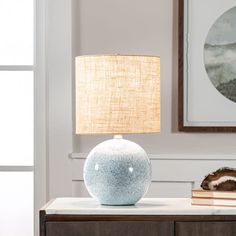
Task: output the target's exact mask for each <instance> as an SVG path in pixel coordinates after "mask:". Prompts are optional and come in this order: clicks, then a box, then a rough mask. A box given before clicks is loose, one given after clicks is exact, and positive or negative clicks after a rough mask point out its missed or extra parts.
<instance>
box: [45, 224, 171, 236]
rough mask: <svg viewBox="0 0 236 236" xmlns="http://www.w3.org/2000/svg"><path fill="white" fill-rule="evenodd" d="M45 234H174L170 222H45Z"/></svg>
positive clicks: (74, 235) (131, 235)
mask: <svg viewBox="0 0 236 236" xmlns="http://www.w3.org/2000/svg"><path fill="white" fill-rule="evenodd" d="M46 235H47V236H111V235H112V236H174V223H172V222H145V221H136V222H134V221H123V222H122V221H119V222H114V221H107V222H105V221H99V222H93V221H92V222H90V221H89V222H47V223H46Z"/></svg>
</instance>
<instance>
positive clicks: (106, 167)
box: [84, 138, 151, 205]
mask: <svg viewBox="0 0 236 236" xmlns="http://www.w3.org/2000/svg"><path fill="white" fill-rule="evenodd" d="M84 180H85V184H86V187H87V189H88V191H89V193H90V195H91V196H92V197H94V198H95V199H96V200H97V201H98V202H99V203H100V204H102V205H133V204H135V203H136V202H138V201H139V200H140V199H141V198H142V197H143V196H144V194H145V193H146V191H147V189H148V187H149V184H150V182H151V164H150V161H149V159H148V156H147V154H146V152H145V151H144V150H143V148H142V147H140V146H139V145H137V144H136V143H133V142H131V141H128V140H125V139H122V138H114V139H111V140H107V141H105V142H102V143H100V144H98V145H97V146H96V147H95V148H94V149H93V150H92V151H91V152H90V153H89V155H88V157H87V159H86V162H85V166H84Z"/></svg>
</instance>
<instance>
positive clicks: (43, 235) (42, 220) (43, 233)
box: [39, 210, 46, 236]
mask: <svg viewBox="0 0 236 236" xmlns="http://www.w3.org/2000/svg"><path fill="white" fill-rule="evenodd" d="M45 216H46V212H45V210H41V211H40V212H39V232H40V236H46V228H45V226H46V222H45V220H46V217H45Z"/></svg>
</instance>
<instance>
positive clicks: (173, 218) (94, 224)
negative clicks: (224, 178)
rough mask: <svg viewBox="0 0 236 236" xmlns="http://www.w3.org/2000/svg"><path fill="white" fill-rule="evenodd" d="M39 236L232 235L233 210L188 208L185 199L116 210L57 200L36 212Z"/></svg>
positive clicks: (234, 225)
mask: <svg viewBox="0 0 236 236" xmlns="http://www.w3.org/2000/svg"><path fill="white" fill-rule="evenodd" d="M40 236H236V208H230V207H204V206H191V199H186V198H178V199H175V198H171V199H170V198H168V199H165V198H162V199H161V198H155V199H154V198H150V199H148V198H146V199H142V200H141V201H140V202H139V203H137V205H135V206H120V207H119V206H118V207H113V206H101V205H99V204H97V203H96V202H95V201H94V200H93V199H91V198H57V199H55V200H52V201H50V202H49V203H48V204H47V205H46V206H45V207H43V208H42V209H41V210H40Z"/></svg>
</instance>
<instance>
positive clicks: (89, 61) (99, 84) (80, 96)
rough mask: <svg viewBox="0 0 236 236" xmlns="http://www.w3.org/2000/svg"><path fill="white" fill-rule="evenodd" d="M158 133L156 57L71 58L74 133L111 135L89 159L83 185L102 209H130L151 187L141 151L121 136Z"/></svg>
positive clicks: (158, 64)
mask: <svg viewBox="0 0 236 236" xmlns="http://www.w3.org/2000/svg"><path fill="white" fill-rule="evenodd" d="M158 132H160V58H159V57H154V56H128V55H95V56H78V57H76V134H81V135H82V134H112V135H114V138H113V139H111V140H107V141H105V142H102V143H100V144H98V145H97V146H96V147H95V148H94V149H93V150H92V151H91V152H90V153H89V155H88V157H87V159H86V162H85V166H84V181H85V185H86V187H87V190H88V192H89V193H90V195H91V196H92V197H94V198H95V199H96V200H97V201H98V202H99V203H100V204H102V205H133V204H135V203H136V202H138V201H139V200H140V199H141V198H142V197H143V195H144V194H145V193H146V191H147V189H148V187H149V185H150V182H151V164H150V161H149V159H148V156H147V154H146V152H145V151H144V149H143V148H142V147H140V146H139V145H138V144H136V143H134V142H131V141H128V140H125V139H123V138H122V135H123V134H147V133H158Z"/></svg>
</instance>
